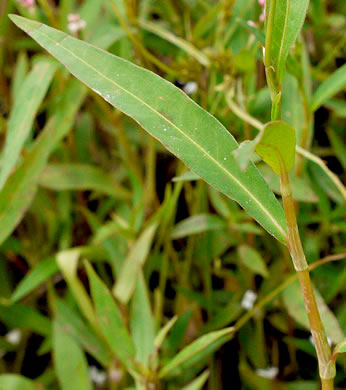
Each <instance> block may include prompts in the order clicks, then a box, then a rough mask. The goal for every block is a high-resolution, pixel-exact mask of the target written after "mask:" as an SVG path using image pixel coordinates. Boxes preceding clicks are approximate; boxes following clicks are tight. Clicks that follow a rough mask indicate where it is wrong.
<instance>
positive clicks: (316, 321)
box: [280, 162, 335, 390]
mask: <svg viewBox="0 0 346 390" xmlns="http://www.w3.org/2000/svg"><path fill="white" fill-rule="evenodd" d="M280 187H281V194H282V200H283V205H284V211H285V216H286V222H287V240H288V249H289V251H290V255H291V258H292V261H293V265H294V268H295V270H296V271H297V274H298V279H299V283H300V287H301V289H302V293H303V298H304V305H305V309H306V311H307V314H308V318H309V323H310V329H311V334H312V338H313V341H314V344H315V348H316V353H317V359H318V365H319V373H320V377H321V381H322V390H330V389H333V379H334V377H335V365H334V364H333V362H332V360H331V357H332V353H331V350H330V347H329V344H328V340H327V336H326V333H325V330H324V327H323V324H322V321H321V317H320V313H319V311H318V307H317V303H316V299H315V294H314V291H313V287H312V283H311V280H310V273H309V270H308V264H307V262H306V259H305V254H304V251H303V247H302V244H301V241H300V236H299V231H298V226H297V219H296V213H295V208H294V202H293V197H292V193H291V188H290V182H289V178H288V174H287V171H286V169H285V168H284V165H283V162H282V164H281V175H280Z"/></svg>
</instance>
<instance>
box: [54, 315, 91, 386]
mask: <svg viewBox="0 0 346 390" xmlns="http://www.w3.org/2000/svg"><path fill="white" fill-rule="evenodd" d="M53 354H54V363H55V368H56V373H57V377H58V381H59V382H60V385H61V389H62V390H91V389H92V386H91V382H90V377H89V372H88V362H87V360H86V357H85V355H84V353H83V351H82V350H81V348H80V346H79V345H78V344H77V343H76V341H75V340H74V339H73V338H72V337H71V336H69V335H68V334H67V333H66V331H65V330H64V327H63V326H62V325H60V324H59V323H58V322H55V323H54V326H53Z"/></svg>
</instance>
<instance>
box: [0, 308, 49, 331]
mask: <svg viewBox="0 0 346 390" xmlns="http://www.w3.org/2000/svg"><path fill="white" fill-rule="evenodd" d="M0 318H1V321H2V322H3V323H5V324H6V325H7V326H8V327H10V328H19V329H30V330H32V331H33V332H35V333H38V334H40V335H42V336H47V335H49V334H50V332H51V322H50V319H49V318H47V317H46V316H44V315H43V314H41V313H40V312H39V311H37V310H34V309H32V308H31V307H29V306H25V305H22V304H20V303H15V304H13V305H11V306H5V305H1V304H0Z"/></svg>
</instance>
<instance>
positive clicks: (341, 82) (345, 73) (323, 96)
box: [311, 64, 346, 111]
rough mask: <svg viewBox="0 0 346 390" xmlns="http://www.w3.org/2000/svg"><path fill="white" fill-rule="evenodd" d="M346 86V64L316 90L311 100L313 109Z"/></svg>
mask: <svg viewBox="0 0 346 390" xmlns="http://www.w3.org/2000/svg"><path fill="white" fill-rule="evenodd" d="M345 86H346V64H344V65H343V66H342V67H341V68H340V69H338V70H337V71H335V72H334V73H333V74H332V75H331V76H330V77H328V79H327V80H326V81H324V82H323V83H322V84H321V85H320V86H319V87H318V88H317V90H316V92H315V93H314V95H313V97H312V101H311V110H312V111H316V110H317V109H318V108H319V107H321V106H322V104H323V103H324V102H326V101H327V100H328V99H329V98H331V97H333V96H334V95H336V94H337V93H338V92H339V91H341V90H342V89H343V88H345Z"/></svg>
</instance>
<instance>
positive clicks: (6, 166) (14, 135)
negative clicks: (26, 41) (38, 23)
mask: <svg viewBox="0 0 346 390" xmlns="http://www.w3.org/2000/svg"><path fill="white" fill-rule="evenodd" d="M56 68H57V63H55V62H53V61H51V60H50V61H49V60H43V61H40V62H38V63H37V64H36V65H35V66H34V68H33V70H32V71H31V72H30V73H29V74H28V76H27V77H26V79H25V80H24V83H23V85H22V87H21V91H20V92H19V95H18V99H17V100H16V103H15V105H14V108H13V110H12V112H11V116H10V120H9V124H8V133H7V137H6V143H5V148H4V152H3V157H2V161H1V171H0V190H1V189H2V187H3V185H4V183H5V181H6V179H7V178H8V176H9V174H10V173H11V170H12V168H13V167H14V166H15V164H16V162H17V160H18V157H19V154H20V150H21V148H22V146H23V145H24V142H25V141H26V139H27V136H28V134H29V131H30V130H31V127H32V124H33V122H34V118H35V115H36V113H37V110H38V108H39V106H40V104H41V102H42V99H43V98H44V96H45V94H46V92H47V89H48V86H49V84H50V82H51V80H52V78H53V75H54V72H55V70H56Z"/></svg>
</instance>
